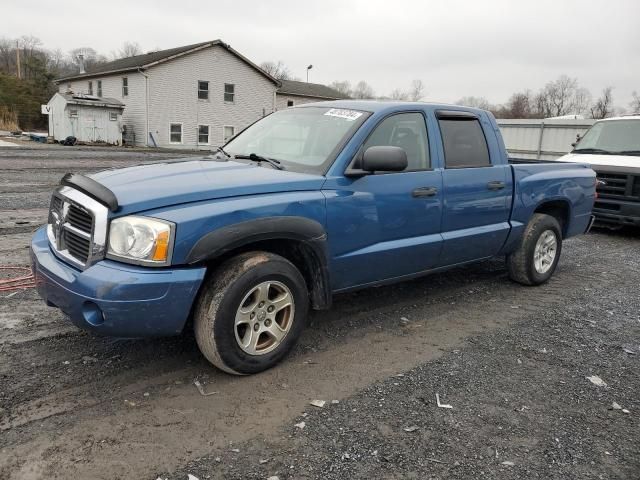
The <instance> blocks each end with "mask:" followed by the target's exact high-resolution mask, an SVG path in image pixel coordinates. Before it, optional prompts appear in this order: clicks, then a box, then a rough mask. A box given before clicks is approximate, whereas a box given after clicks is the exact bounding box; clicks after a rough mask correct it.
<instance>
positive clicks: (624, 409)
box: [622, 408, 631, 415]
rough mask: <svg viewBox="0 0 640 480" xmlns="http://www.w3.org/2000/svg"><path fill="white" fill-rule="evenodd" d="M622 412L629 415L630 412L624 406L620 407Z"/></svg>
mask: <svg viewBox="0 0 640 480" xmlns="http://www.w3.org/2000/svg"><path fill="white" fill-rule="evenodd" d="M622 413H626V414H627V415H629V414H630V413H631V412H630V411H629V410H627V409H626V408H623V409H622Z"/></svg>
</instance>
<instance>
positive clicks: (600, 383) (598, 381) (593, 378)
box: [585, 375, 607, 387]
mask: <svg viewBox="0 0 640 480" xmlns="http://www.w3.org/2000/svg"><path fill="white" fill-rule="evenodd" d="M585 378H586V379H587V380H589V381H590V382H591V383H593V384H594V385H596V386H598V387H606V386H607V384H606V383H605V382H604V380H602V379H601V378H600V377H599V376H597V375H592V376H590V377H585Z"/></svg>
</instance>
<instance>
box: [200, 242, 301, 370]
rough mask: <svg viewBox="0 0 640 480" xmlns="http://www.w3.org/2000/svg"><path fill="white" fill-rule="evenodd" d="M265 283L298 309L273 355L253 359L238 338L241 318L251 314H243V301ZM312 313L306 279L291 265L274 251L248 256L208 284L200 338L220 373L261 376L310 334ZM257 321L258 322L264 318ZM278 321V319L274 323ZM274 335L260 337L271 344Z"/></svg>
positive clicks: (235, 259)
mask: <svg viewBox="0 0 640 480" xmlns="http://www.w3.org/2000/svg"><path fill="white" fill-rule="evenodd" d="M265 283H266V284H267V285H268V287H267V291H268V290H269V288H271V285H276V286H279V288H280V289H281V290H282V291H283V292H285V294H287V293H288V294H289V296H290V297H291V298H292V305H293V310H292V313H291V315H290V317H289V318H290V321H291V322H292V323H291V324H290V325H289V329H288V330H287V331H286V333H285V334H284V336H283V337H282V338H281V340H280V341H279V342H278V344H277V345H273V350H271V351H268V352H267V353H261V354H249V353H247V352H246V351H245V350H244V349H243V348H248V347H246V346H245V347H242V346H241V343H242V342H241V340H242V339H243V337H241V336H239V334H238V333H237V332H238V331H239V330H238V328H239V327H238V325H237V320H236V315H246V314H243V313H241V312H242V311H243V309H242V306H243V305H246V302H245V304H243V301H245V299H247V296H248V295H252V292H253V291H258V290H257V289H259V288H260V286H261V285H264V284H265ZM256 295H257V294H256ZM247 301H248V300H247ZM274 301H275V300H274ZM257 305H258V304H257V303H256V304H255V309H256V311H257ZM249 308H251V307H249ZM285 308H286V307H285ZM244 310H246V308H244ZM308 311H309V295H308V291H307V287H306V283H305V280H304V278H303V276H302V275H301V274H300V272H299V271H298V269H297V268H296V267H295V266H294V265H293V264H292V263H291V262H289V261H288V260H287V259H285V258H283V257H281V256H279V255H275V254H272V253H268V252H248V253H243V254H240V255H238V256H236V257H233V258H231V259H230V260H228V261H226V262H225V263H223V264H222V265H221V266H220V267H219V268H217V269H216V270H215V271H214V272H212V274H211V275H210V276H209V277H208V279H207V280H206V281H205V284H204V285H203V287H202V290H201V292H200V295H199V297H198V301H197V303H196V308H195V312H194V330H195V337H196V341H197V343H198V347H199V348H200V351H201V352H202V354H203V355H204V356H205V357H206V358H207V360H209V361H210V362H211V363H212V364H213V365H215V366H216V367H218V368H219V369H221V370H223V371H225V372H227V373H231V374H235V375H248V374H253V373H258V372H261V371H263V370H266V369H268V368H271V367H273V366H274V365H276V364H277V363H278V362H280V361H281V360H282V359H283V358H284V357H285V356H286V355H287V353H289V351H290V350H291V348H292V347H293V346H294V345H295V343H296V341H297V340H298V338H299V337H300V334H301V333H302V331H303V330H304V327H305V324H306V321H307V315H308ZM290 312H291V311H290ZM251 313H253V311H251ZM258 313H260V314H262V313H266V310H264V309H261V310H260V312H258ZM267 315H269V314H267ZM254 316H255V318H256V319H257V318H258V316H259V315H255V314H254ZM247 318H248V317H247ZM252 318H254V317H252ZM275 320H276V319H275V317H274V321H273V323H275ZM261 321H262V322H263V323H262V324H261V325H259V326H258V327H256V328H263V327H264V325H266V320H265V319H264V318H263V319H262V320H261ZM251 322H255V320H251ZM256 323H257V322H256ZM253 325H254V323H251V326H253ZM271 325H272V322H269V326H271ZM274 326H275V325H274ZM264 328H266V327H264ZM256 331H257V330H256ZM261 331H262V330H260V332H261ZM245 332H246V330H245ZM249 333H250V334H251V332H249ZM268 333H269V332H266V331H265V335H263V334H262V333H260V335H263V337H262V338H266V339H267V341H268V340H269V339H270V338H271V337H269V336H268V335H267V334H268ZM245 335H246V333H245ZM263 343H265V342H263ZM267 350H268V349H267Z"/></svg>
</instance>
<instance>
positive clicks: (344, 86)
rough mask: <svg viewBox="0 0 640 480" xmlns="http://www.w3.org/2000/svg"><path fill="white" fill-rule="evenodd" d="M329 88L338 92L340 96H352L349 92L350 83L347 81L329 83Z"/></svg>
mask: <svg viewBox="0 0 640 480" xmlns="http://www.w3.org/2000/svg"><path fill="white" fill-rule="evenodd" d="M329 87H331V88H333V89H334V90H337V91H338V92H340V93H341V94H343V95H345V96H347V97H350V96H351V95H352V91H351V83H350V82H349V81H348V80H343V81H341V82H340V81H337V80H336V81H335V82H331V83H330V84H329Z"/></svg>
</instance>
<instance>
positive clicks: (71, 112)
mask: <svg viewBox="0 0 640 480" xmlns="http://www.w3.org/2000/svg"><path fill="white" fill-rule="evenodd" d="M69 116H70V117H77V116H78V110H76V109H71V110H69Z"/></svg>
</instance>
